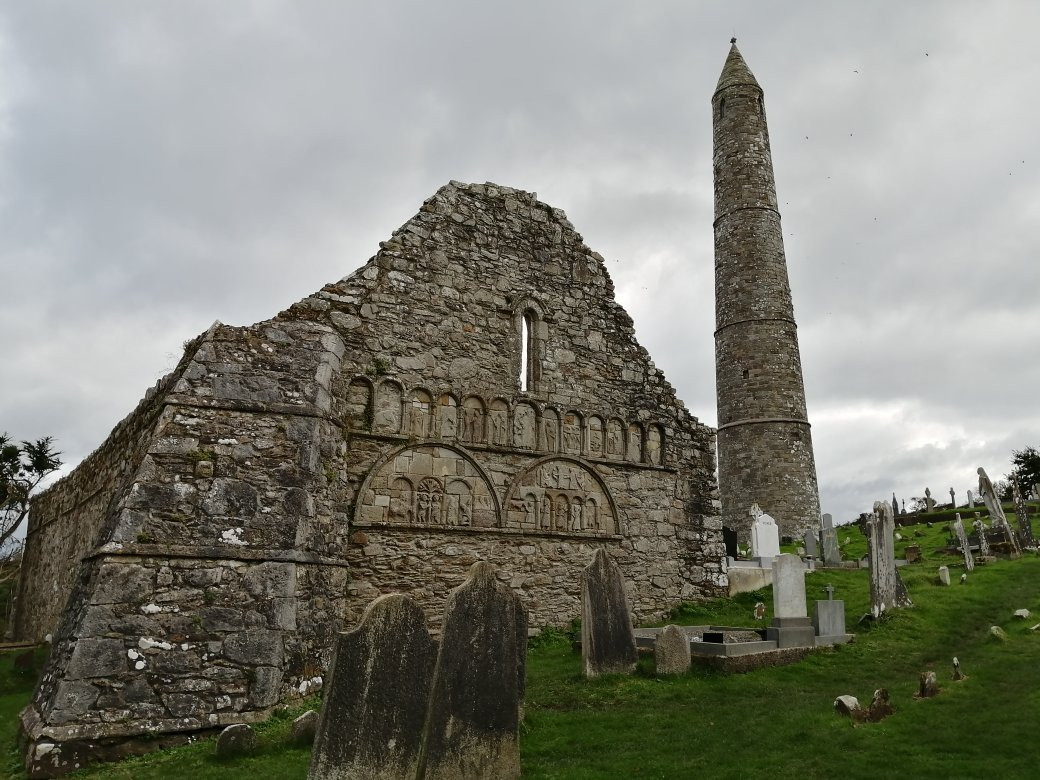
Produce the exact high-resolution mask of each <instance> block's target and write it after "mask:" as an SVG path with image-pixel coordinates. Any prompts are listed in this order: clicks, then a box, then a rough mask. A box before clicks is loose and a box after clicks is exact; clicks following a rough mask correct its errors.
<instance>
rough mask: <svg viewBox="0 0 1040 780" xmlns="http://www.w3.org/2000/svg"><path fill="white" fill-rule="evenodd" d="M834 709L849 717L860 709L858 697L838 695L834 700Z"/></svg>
mask: <svg viewBox="0 0 1040 780" xmlns="http://www.w3.org/2000/svg"><path fill="white" fill-rule="evenodd" d="M834 711H835V712H837V713H838V714H839V715H845V716H846V717H849V718H851V717H852V716H853V714H854V713H856V712H859V711H860V706H859V699H857V698H856V697H855V696H849V695H847V694H846V695H845V696H839V697H838V698H837V699H835V700H834Z"/></svg>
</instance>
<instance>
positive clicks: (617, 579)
mask: <svg viewBox="0 0 1040 780" xmlns="http://www.w3.org/2000/svg"><path fill="white" fill-rule="evenodd" d="M581 607H582V608H581V657H582V669H583V671H584V673H585V676H586V677H598V676H599V675H601V674H628V673H630V672H631V671H632V670H633V669H635V666H636V640H635V635H634V634H633V633H632V613H631V612H629V608H628V598H627V597H626V596H625V583H624V580H623V579H622V576H621V570H620V569H619V568H618V566H617V564H616V563H614V561H613V560H612V559H611V557H610V556H609V555H608V554H607V551H606V550H604V549H603V548H599V549H598V550H596V554H595V555H594V556H593V559H592V563H590V564H589V565H588V566H587V567H585V570H584V571H583V572H582V575H581Z"/></svg>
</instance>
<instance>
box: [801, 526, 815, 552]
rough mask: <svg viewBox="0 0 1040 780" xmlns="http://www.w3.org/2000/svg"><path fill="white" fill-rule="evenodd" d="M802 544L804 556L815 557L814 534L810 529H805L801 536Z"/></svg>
mask: <svg viewBox="0 0 1040 780" xmlns="http://www.w3.org/2000/svg"><path fill="white" fill-rule="evenodd" d="M802 544H804V545H805V554H806V555H807V556H809V557H810V558H815V557H816V532H815V531H813V530H812V529H811V528H807V529H805V532H804V533H803V534H802Z"/></svg>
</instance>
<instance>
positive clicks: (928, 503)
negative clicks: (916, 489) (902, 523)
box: [924, 487, 935, 512]
mask: <svg viewBox="0 0 1040 780" xmlns="http://www.w3.org/2000/svg"><path fill="white" fill-rule="evenodd" d="M924 507H925V511H926V512H931V511H932V510H933V509H934V508H935V499H934V498H932V491H931V489H930V488H927V487H926V488H925V489H924Z"/></svg>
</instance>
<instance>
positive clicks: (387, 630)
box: [308, 594, 437, 780]
mask: <svg viewBox="0 0 1040 780" xmlns="http://www.w3.org/2000/svg"><path fill="white" fill-rule="evenodd" d="M333 653H334V655H333V659H332V666H331V669H330V672H329V681H328V682H327V684H326V685H325V688H324V691H325V693H324V700H323V702H322V705H321V713H320V715H319V716H318V725H317V730H316V736H315V741H314V749H313V751H312V752H311V764H310V772H309V774H308V778H310V779H311V780H318V779H319V778H320V779H321V780H325V779H326V778H329V779H331V778H337V779H338V778H362V777H371V778H387V779H388V778H392V777H414V776H415V774H416V772H417V771H418V768H419V754H420V747H421V744H422V734H423V727H424V725H425V723H426V710H427V705H428V702H429V696H430V687H431V683H432V679H433V669H434V663H435V660H436V657H437V643H436V642H434V640H433V639H432V638H431V637H430V633H429V631H428V630H427V628H426V617H425V615H424V614H423V611H422V609H420V607H419V605H418V604H416V603H415V602H414V601H413V600H412V599H410V598H409V597H407V596H403V595H401V594H391V595H386V596H380V597H379V598H377V599H376V600H375V601H373V602H372V603H371V604H369V605H368V608H367V609H366V610H365V612H364V614H363V615H362V617H361V621H360V623H358V626H357V628H355V629H353V630H352V631H347V632H346V633H342V634H339V635H338V636H337V637H336V644H335V647H334V650H333Z"/></svg>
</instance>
